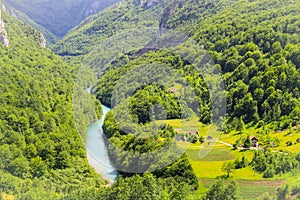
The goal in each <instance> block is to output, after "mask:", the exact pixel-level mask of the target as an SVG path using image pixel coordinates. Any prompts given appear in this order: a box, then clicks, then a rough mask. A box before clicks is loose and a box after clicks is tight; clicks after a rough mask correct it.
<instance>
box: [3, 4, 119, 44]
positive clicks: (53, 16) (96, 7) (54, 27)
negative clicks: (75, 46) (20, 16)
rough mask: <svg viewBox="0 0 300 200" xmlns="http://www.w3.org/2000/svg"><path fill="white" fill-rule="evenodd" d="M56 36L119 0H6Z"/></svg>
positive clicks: (61, 35) (60, 35)
mask: <svg viewBox="0 0 300 200" xmlns="http://www.w3.org/2000/svg"><path fill="white" fill-rule="evenodd" d="M5 1H6V2H7V3H8V4H9V5H11V6H12V7H14V8H15V9H17V10H20V11H21V12H23V13H25V14H26V15H28V16H29V17H30V18H31V19H32V20H34V21H35V22H36V23H37V24H39V25H41V26H43V27H44V28H46V29H47V30H49V31H50V32H51V33H52V34H54V35H55V36H56V37H59V38H61V37H63V36H64V35H65V34H66V33H67V32H68V31H69V30H70V29H71V28H72V27H74V26H76V25H77V24H78V23H80V22H81V21H82V20H83V19H85V18H86V17H88V16H90V15H92V14H95V13H98V12H99V11H101V10H103V9H104V8H106V7H108V6H110V5H112V4H113V3H115V2H117V1H118V0H71V1H69V0H45V1H37V0H5Z"/></svg>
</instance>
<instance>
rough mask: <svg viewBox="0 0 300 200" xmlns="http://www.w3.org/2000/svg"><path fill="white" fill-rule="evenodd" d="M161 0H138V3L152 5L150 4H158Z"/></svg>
mask: <svg viewBox="0 0 300 200" xmlns="http://www.w3.org/2000/svg"><path fill="white" fill-rule="evenodd" d="M162 1H163V0H139V5H140V6H147V7H152V6H156V5H157V4H159V3H160V2H162Z"/></svg>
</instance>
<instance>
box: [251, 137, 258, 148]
mask: <svg viewBox="0 0 300 200" xmlns="http://www.w3.org/2000/svg"><path fill="white" fill-rule="evenodd" d="M250 140H251V144H252V147H258V139H257V138H256V137H255V136H251V137H250Z"/></svg>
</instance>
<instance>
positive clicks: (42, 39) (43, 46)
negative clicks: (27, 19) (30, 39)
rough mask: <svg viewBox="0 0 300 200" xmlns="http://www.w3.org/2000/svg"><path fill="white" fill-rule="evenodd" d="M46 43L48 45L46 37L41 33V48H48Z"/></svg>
mask: <svg viewBox="0 0 300 200" xmlns="http://www.w3.org/2000/svg"><path fill="white" fill-rule="evenodd" d="M46 43H47V41H46V39H45V37H44V35H43V34H42V33H41V34H40V45H41V47H42V48H46Z"/></svg>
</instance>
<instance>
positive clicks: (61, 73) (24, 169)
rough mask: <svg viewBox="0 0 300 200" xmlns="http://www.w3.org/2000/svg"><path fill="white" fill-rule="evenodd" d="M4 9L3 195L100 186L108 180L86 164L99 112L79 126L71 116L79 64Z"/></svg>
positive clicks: (0, 50) (54, 195)
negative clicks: (42, 41) (68, 60)
mask: <svg viewBox="0 0 300 200" xmlns="http://www.w3.org/2000/svg"><path fill="white" fill-rule="evenodd" d="M1 14H2V19H3V22H4V27H5V30H6V33H7V37H8V40H9V45H8V46H7V47H5V46H4V45H3V44H2V42H1V43H0V55H1V56H0V68H1V70H0V74H1V79H0V91H1V94H0V102H1V108H0V113H1V114H0V160H1V162H0V197H1V198H2V194H6V195H13V196H14V197H15V198H17V199H58V198H61V197H63V196H64V195H65V194H66V193H70V192H72V191H76V190H78V189H82V188H90V187H92V188H99V187H100V186H101V185H102V184H104V180H103V179H102V178H100V176H99V175H97V174H96V173H95V172H94V170H93V169H92V168H91V167H90V166H89V165H88V162H87V159H86V152H85V146H84V141H85V137H84V136H85V132H86V126H87V125H88V124H89V123H91V121H92V120H94V119H96V116H90V118H88V117H86V116H85V115H83V114H81V115H80V119H81V120H80V121H79V122H78V123H82V125H80V124H79V125H78V126H77V127H80V128H82V129H81V130H80V129H79V130H76V128H75V124H74V121H73V115H72V113H73V110H72V98H73V95H72V93H73V84H74V76H75V75H76V71H77V70H76V68H77V66H76V65H73V66H72V65H69V64H67V63H66V62H65V61H64V60H63V59H62V58H60V57H58V56H57V55H55V54H53V53H52V52H51V51H50V50H49V49H45V48H42V47H41V44H40V32H38V31H36V30H34V29H33V28H31V27H29V26H28V25H26V24H24V23H23V22H20V21H18V20H17V19H15V18H13V17H11V16H10V15H9V14H7V13H6V12H4V11H2V12H1ZM2 19H1V20H2ZM1 25H2V24H1ZM1 28H3V27H1ZM1 31H2V30H1ZM1 34H3V33H2V32H1ZM82 97H83V98H84V99H85V100H88V98H87V96H82ZM93 101H95V99H93ZM77 109H79V111H80V112H79V113H84V112H88V109H89V108H88V107H81V108H80V107H79V108H77ZM98 116H101V113H98ZM78 131H80V132H81V133H83V134H82V135H81V134H79V132H78ZM82 136H83V137H82Z"/></svg>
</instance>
